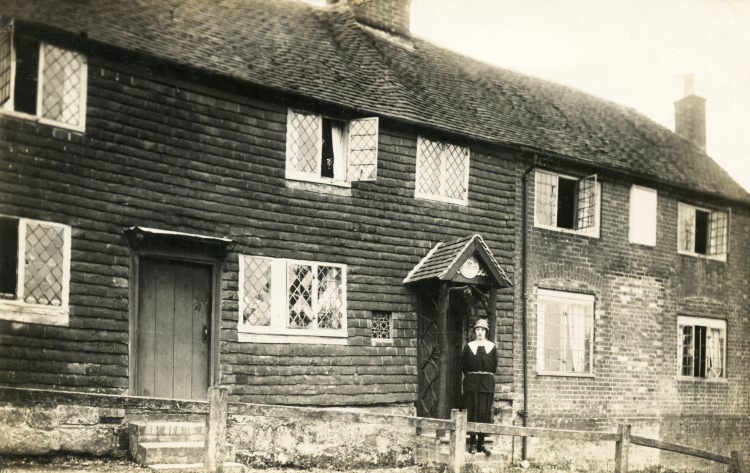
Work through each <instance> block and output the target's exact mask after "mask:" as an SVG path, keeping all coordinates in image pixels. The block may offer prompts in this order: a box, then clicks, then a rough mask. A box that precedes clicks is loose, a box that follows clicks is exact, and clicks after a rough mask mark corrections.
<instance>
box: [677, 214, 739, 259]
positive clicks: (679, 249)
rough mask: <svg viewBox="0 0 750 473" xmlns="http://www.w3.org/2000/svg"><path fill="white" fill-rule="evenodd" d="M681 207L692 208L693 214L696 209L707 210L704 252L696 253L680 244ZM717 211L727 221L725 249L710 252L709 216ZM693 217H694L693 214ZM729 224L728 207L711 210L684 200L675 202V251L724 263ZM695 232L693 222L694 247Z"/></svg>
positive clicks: (727, 249)
mask: <svg viewBox="0 0 750 473" xmlns="http://www.w3.org/2000/svg"><path fill="white" fill-rule="evenodd" d="M681 208H687V209H692V211H693V214H694V215H695V212H696V211H702V212H708V214H709V215H708V218H709V220H708V234H707V235H706V240H707V246H706V254H703V253H696V252H695V250H692V251H688V250H684V249H683V248H682V246H683V245H681V243H683V242H684V240H682V239H681V238H680V234H681V233H682V230H683V227H682V219H680V215H681V213H682V212H681V210H680V209H681ZM719 213H723V214H724V215H725V218H726V222H727V225H726V250H725V251H724V253H717V254H711V253H710V251H711V246H710V245H711V216H712V215H713V214H719ZM693 218H694V219H695V216H694V217H693ZM730 226H731V212H730V209H726V210H712V209H709V208H706V207H699V206H697V205H693V204H687V203H685V202H677V253H678V254H680V255H686V256H694V257H697V258H706V259H710V260H715V261H722V262H724V263H726V261H727V255H729V241H730V238H729V228H730ZM695 232H696V225H695V223H693V248H695Z"/></svg>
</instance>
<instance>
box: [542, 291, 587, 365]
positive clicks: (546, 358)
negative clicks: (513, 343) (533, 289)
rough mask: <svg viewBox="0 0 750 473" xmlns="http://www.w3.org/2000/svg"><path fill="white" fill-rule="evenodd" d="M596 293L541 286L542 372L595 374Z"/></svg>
mask: <svg viewBox="0 0 750 473" xmlns="http://www.w3.org/2000/svg"><path fill="white" fill-rule="evenodd" d="M593 322H594V296H592V295H588V294H578V293H570V292H562V291H550V290H546V289H539V292H538V299H537V371H538V374H551V375H573V376H591V375H592V374H593V364H592V360H593V354H594V329H593V326H594V325H593Z"/></svg>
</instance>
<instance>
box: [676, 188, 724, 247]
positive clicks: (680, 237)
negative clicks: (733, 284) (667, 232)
mask: <svg viewBox="0 0 750 473" xmlns="http://www.w3.org/2000/svg"><path fill="white" fill-rule="evenodd" d="M728 230H729V214H728V213H727V212H725V211H716V210H708V209H703V208H700V207H694V206H692V205H688V204H683V203H681V202H680V203H678V204H677V251H678V253H682V254H687V255H694V256H705V257H707V258H711V259H717V260H720V261H726V260H727V250H728V241H729V238H728V234H729V231H728Z"/></svg>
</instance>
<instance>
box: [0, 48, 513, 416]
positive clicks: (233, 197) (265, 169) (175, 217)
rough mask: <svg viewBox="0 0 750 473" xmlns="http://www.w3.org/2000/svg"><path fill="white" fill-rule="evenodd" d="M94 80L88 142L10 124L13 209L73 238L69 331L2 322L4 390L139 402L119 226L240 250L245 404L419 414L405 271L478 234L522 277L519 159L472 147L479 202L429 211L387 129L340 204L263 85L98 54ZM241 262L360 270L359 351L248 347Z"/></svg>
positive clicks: (232, 355)
mask: <svg viewBox="0 0 750 473" xmlns="http://www.w3.org/2000/svg"><path fill="white" fill-rule="evenodd" d="M184 76H185V75H184V74H183V77H184ZM217 83H218V82H217ZM88 84H89V86H88V111H87V129H86V132H85V134H83V135H80V134H76V133H71V132H67V131H62V130H59V129H55V128H54V127H50V126H45V125H39V124H36V123H32V122H29V121H25V120H22V119H18V118H13V117H9V116H6V115H0V129H2V134H1V135H0V153H2V155H1V156H0V157H1V158H2V161H3V163H4V165H3V166H2V167H1V168H0V182H1V183H2V184H1V186H2V187H1V188H2V191H0V214H6V215H14V216H19V217H27V218H35V219H40V220H48V221H53V222H61V223H65V224H68V225H70V226H71V227H72V261H71V289H70V312H71V314H70V326H69V327H50V326H43V325H30V324H22V323H15V322H8V321H0V342H1V343H0V383H2V384H6V385H19V386H35V387H47V388H55V389H74V390H82V391H99V392H112V393H122V392H126V391H127V390H128V383H129V378H128V376H129V372H128V366H129V359H128V347H129V337H130V335H129V315H128V309H129V297H130V296H129V294H130V286H131V285H132V284H133V281H132V280H131V277H130V271H131V269H130V264H131V248H130V247H129V246H128V244H127V242H126V240H125V238H124V237H123V230H124V229H125V228H127V227H131V226H135V225H138V226H141V227H154V228H159V229H163V230H171V231H179V232H188V233H197V234H201V235H206V236H215V237H223V236H229V237H231V238H232V239H233V240H235V244H234V246H233V248H232V249H231V251H230V252H229V253H228V254H227V255H226V258H225V260H224V262H223V267H222V278H221V279H222V290H221V296H220V297H221V340H222V343H221V355H220V356H221V374H220V382H221V383H222V384H226V385H228V386H230V389H231V393H230V394H231V399H233V400H242V401H248V402H265V403H281V404H312V405H315V404H320V405H352V404H379V403H399V402H401V403H412V402H413V401H414V400H415V396H416V385H417V373H416V314H415V310H416V307H415V303H416V298H415V296H414V294H413V293H410V292H409V291H408V290H407V289H406V288H405V287H404V286H403V285H402V283H401V281H402V279H403V278H404V276H405V275H406V274H407V272H408V271H409V270H410V269H412V268H413V266H414V265H415V264H416V263H417V262H418V261H419V260H420V259H421V258H422V257H423V256H424V255H425V254H426V253H427V252H428V251H429V249H430V248H431V247H432V246H434V245H435V244H436V243H437V242H438V241H441V240H446V239H455V238H459V237H462V236H465V235H468V234H471V233H475V232H476V233H480V234H482V235H483V237H484V238H485V241H486V242H487V244H488V245H489V247H490V248H491V250H492V251H493V252H494V254H495V256H496V258H497V259H498V260H499V261H500V263H501V264H502V265H503V267H504V268H505V269H506V271H507V272H508V273H509V275H510V276H511V277H512V273H513V267H512V258H513V254H514V251H515V248H514V241H513V238H514V237H513V235H514V231H515V225H514V214H513V204H514V202H513V199H514V193H515V179H516V178H515V175H514V174H515V168H514V166H515V165H514V164H513V162H512V161H510V160H509V158H510V157H509V156H507V155H504V154H502V153H500V152H498V151H497V150H495V151H492V150H489V151H488V150H472V163H471V175H470V184H469V189H470V190H469V200H470V205H469V206H468V207H463V206H456V205H449V204H442V203H437V202H430V201H425V200H416V199H414V198H413V193H414V179H415V159H416V158H415V156H416V131H415V130H413V129H411V128H404V126H403V125H399V126H394V124H391V123H388V122H387V121H386V120H381V127H380V130H381V131H380V145H379V147H380V155H379V169H378V180H377V182H361V183H354V184H353V185H352V189H351V192H350V193H348V194H347V193H344V194H343V195H341V193H338V192H331V191H330V189H327V188H326V186H316V185H310V186H304V185H303V186H300V185H298V184H292V183H289V182H287V181H286V180H285V178H284V168H285V137H286V105H280V104H278V102H276V99H273V100H272V99H266V100H258V99H257V97H259V96H260V97H261V98H266V97H275V96H272V95H270V94H269V93H267V92H265V91H258V90H254V89H252V88H248V87H243V86H241V85H238V84H232V85H231V86H228V87H225V88H223V87H220V86H215V87H214V88H212V89H208V88H206V87H204V86H201V85H198V84H197V83H193V82H190V83H187V82H185V81H184V80H182V81H181V80H178V78H177V77H176V75H175V74H173V73H171V72H170V71H168V70H166V69H164V68H161V69H159V71H158V73H150V72H148V71H146V70H145V69H140V68H133V67H132V66H124V65H117V64H111V63H108V62H106V61H104V60H102V59H101V58H98V57H96V56H92V57H90V58H89V79H88ZM227 89H229V90H231V91H232V92H231V93H230V92H228V91H226V90H227ZM298 105H299V106H308V105H309V106H311V107H317V105H315V104H298ZM330 112H331V113H336V110H330ZM239 254H253V255H263V256H269V257H283V258H295V259H309V260H315V261H325V262H333V263H345V264H347V265H348V274H347V285H348V287H347V293H348V335H349V337H348V345H347V346H318V345H295V344H258V343H241V342H238V341H237V339H238V337H237V330H236V326H237V317H238V312H237V310H238V308H237V271H238V259H237V258H238V255H239ZM498 309H499V313H498V325H499V330H498V333H499V334H500V335H499V339H500V340H501V341H502V343H503V344H504V345H502V346H501V350H500V354H501V357H503V360H504V361H503V362H502V363H501V364H502V365H503V366H504V367H503V368H501V370H500V371H499V373H500V374H499V376H498V382H499V383H506V387H504V388H503V387H501V388H499V389H501V390H505V391H508V390H509V387H507V383H510V382H511V381H512V373H511V368H510V364H511V362H510V360H511V359H512V347H511V345H510V340H511V339H512V324H513V318H512V311H513V297H512V293H510V292H504V293H502V294H500V295H499V296H498ZM373 310H387V311H392V312H393V319H394V328H395V333H394V342H393V344H392V346H371V342H370V339H369V337H370V330H369V327H370V325H369V324H370V314H371V311H373Z"/></svg>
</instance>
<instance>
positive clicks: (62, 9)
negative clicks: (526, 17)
mask: <svg viewBox="0 0 750 473" xmlns="http://www.w3.org/2000/svg"><path fill="white" fill-rule="evenodd" d="M343 3H344V2H342V5H340V6H335V7H329V8H316V7H312V6H309V5H306V4H303V3H301V2H299V1H296V0H215V1H214V0H212V1H209V0H128V1H122V0H76V1H73V0H34V1H33V2H29V1H28V0H6V2H4V4H6V5H8V4H10V6H4V7H3V10H5V13H8V12H10V13H15V14H16V16H17V18H18V19H19V20H27V21H30V22H34V23H41V24H46V25H49V26H52V27H55V28H59V29H63V30H66V31H69V32H72V33H75V34H79V33H81V32H85V33H86V35H87V36H88V38H89V39H91V40H94V41H97V42H102V43H107V44H111V45H115V46H118V47H122V48H125V49H128V50H132V51H136V52H140V53H144V54H148V55H150V56H155V57H158V58H162V59H164V60H167V61H170V62H175V63H178V64H184V65H190V66H192V67H195V68H197V69H199V70H202V71H204V72H208V73H216V74H222V75H226V76H229V77H232V78H235V79H239V80H243V81H248V82H250V83H254V84H258V85H263V86H268V87H272V88H275V89H279V90H283V91H289V92H294V93H298V94H303V95H305V96H309V97H312V98H315V99H319V100H321V101H325V102H329V103H334V104H339V105H343V106H346V107H351V108H354V109H357V110H360V111H361V112H363V113H372V114H377V115H380V116H386V117H393V118H397V119H400V120H404V121H408V122H412V123H415V124H423V125H425V126H428V127H431V128H436V129H440V130H444V131H447V132H453V133H458V134H461V135H465V136H468V137H473V138H477V139H481V140H484V141H488V142H493V143H500V144H512V145H521V146H526V147H529V148H532V149H534V150H543V151H546V152H550V153H554V154H560V155H565V156H569V157H572V158H575V159H579V160H581V161H585V162H588V163H592V164H594V165H598V166H602V167H606V168H610V169H614V170H619V171H624V172H628V173H632V174H635V175H640V176H644V177H646V178H651V179H656V180H659V181H664V182H670V183H673V184H676V185H678V186H682V187H687V188H691V189H696V190H700V191H703V192H707V193H712V194H716V195H721V196H724V197H728V198H731V199H736V200H740V201H744V202H748V203H750V195H749V194H748V193H747V192H746V191H745V190H744V189H742V187H740V186H739V185H738V184H737V183H736V182H735V181H734V180H733V179H732V178H731V177H730V176H729V175H728V174H727V173H726V172H725V171H724V170H723V169H722V168H721V167H720V166H719V165H718V164H716V163H715V162H714V161H713V160H712V159H711V158H710V157H708V156H707V155H706V154H705V152H704V151H703V150H702V149H700V148H699V147H697V146H695V145H693V144H692V143H690V142H688V141H687V140H685V139H683V138H681V137H679V136H677V135H676V134H674V133H672V132H671V131H670V130H668V129H666V128H664V127H662V126H660V125H658V124H656V123H655V122H653V121H651V120H649V119H648V118H646V117H644V116H643V115H641V114H639V113H638V112H636V111H634V110H632V109H629V108H626V107H623V106H620V105H617V104H614V103H612V102H608V101H605V100H601V99H598V98H595V97H592V96H590V95H587V94H584V93H582V92H580V91H577V90H575V89H571V88H568V87H563V86H560V85H556V84H553V83H550V82H546V81H543V80H540V79H535V78H532V77H528V76H524V75H522V74H518V73H515V72H511V71H508V70H504V69H500V68H497V67H494V66H490V65H488V64H485V63H482V62H480V61H477V60H474V59H470V58H467V57H465V56H462V55H460V54H457V53H454V52H451V51H448V50H446V49H443V48H440V47H438V46H435V45H433V44H431V43H429V42H427V41H424V40H421V39H418V38H414V39H411V40H408V41H393V40H391V39H388V38H386V37H385V35H382V34H375V33H373V31H372V30H370V29H368V28H365V27H361V26H359V24H358V23H357V22H356V21H355V19H354V17H353V16H352V14H351V12H350V11H349V9H348V7H347V6H346V5H345V4H343ZM13 5H15V7H14V6H13ZM402 43H408V44H406V45H405V44H402Z"/></svg>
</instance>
